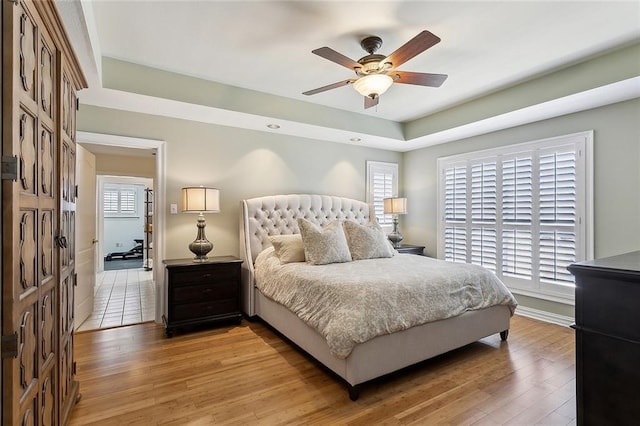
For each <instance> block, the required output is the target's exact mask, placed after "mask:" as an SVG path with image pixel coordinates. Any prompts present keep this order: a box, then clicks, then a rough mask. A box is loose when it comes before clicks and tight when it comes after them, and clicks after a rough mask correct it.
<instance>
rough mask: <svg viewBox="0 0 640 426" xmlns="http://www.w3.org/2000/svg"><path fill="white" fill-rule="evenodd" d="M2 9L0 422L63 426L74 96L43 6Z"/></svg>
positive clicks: (78, 81) (78, 79) (70, 398)
mask: <svg viewBox="0 0 640 426" xmlns="http://www.w3.org/2000/svg"><path fill="white" fill-rule="evenodd" d="M0 1H2V386H3V391H2V394H3V398H2V424H3V425H5V424H7V425H18V424H20V425H57V424H65V423H67V420H68V418H69V416H70V413H71V410H72V408H73V405H74V404H75V401H76V398H77V397H78V395H79V393H78V389H79V385H78V382H77V381H76V380H75V362H74V357H73V329H74V312H73V295H74V285H75V280H76V274H75V270H74V268H75V264H74V240H75V202H76V182H75V161H76V159H75V152H76V151H75V131H76V109H77V106H76V102H77V98H76V91H77V90H80V89H82V88H84V87H86V81H85V78H84V76H83V74H82V71H81V69H80V66H79V64H78V61H77V58H76V56H75V54H74V53H73V50H72V48H71V45H70V43H69V40H68V39H67V35H66V32H65V30H64V28H63V26H62V22H61V20H60V17H59V15H58V12H57V9H56V6H55V4H54V2H53V1H51V0H35V1H24V0H0Z"/></svg>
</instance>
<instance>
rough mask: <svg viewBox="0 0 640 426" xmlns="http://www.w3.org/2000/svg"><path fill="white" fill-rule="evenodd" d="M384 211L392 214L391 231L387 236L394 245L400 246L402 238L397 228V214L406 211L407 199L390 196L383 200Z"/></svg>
mask: <svg viewBox="0 0 640 426" xmlns="http://www.w3.org/2000/svg"><path fill="white" fill-rule="evenodd" d="M383 201H384V213H385V214H392V215H393V231H392V232H391V233H390V234H389V235H388V236H387V237H388V238H389V240H390V241H391V242H392V243H393V246H394V247H400V241H402V239H403V238H404V237H403V236H402V234H401V233H400V230H399V229H398V215H399V214H406V213H407V199H406V198H399V197H392V198H385V199H384V200H383Z"/></svg>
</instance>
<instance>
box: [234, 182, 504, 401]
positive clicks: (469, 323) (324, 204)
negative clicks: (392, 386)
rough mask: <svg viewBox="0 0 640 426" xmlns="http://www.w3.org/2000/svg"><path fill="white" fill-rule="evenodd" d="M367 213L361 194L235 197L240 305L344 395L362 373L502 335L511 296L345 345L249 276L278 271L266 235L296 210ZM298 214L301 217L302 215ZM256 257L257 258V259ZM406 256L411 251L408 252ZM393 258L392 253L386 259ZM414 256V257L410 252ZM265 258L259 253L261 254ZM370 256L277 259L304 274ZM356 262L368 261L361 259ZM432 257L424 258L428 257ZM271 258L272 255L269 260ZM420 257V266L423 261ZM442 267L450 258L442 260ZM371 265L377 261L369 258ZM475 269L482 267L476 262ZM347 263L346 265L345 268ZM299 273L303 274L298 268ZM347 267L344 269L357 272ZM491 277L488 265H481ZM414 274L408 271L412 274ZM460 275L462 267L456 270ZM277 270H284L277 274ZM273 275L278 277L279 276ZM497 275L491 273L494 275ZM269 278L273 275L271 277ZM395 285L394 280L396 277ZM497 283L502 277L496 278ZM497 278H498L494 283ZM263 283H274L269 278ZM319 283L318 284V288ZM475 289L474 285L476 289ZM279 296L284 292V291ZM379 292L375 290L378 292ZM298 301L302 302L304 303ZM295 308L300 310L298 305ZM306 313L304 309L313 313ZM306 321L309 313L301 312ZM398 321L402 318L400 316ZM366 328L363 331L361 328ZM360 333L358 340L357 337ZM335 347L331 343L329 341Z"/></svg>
mask: <svg viewBox="0 0 640 426" xmlns="http://www.w3.org/2000/svg"><path fill="white" fill-rule="evenodd" d="M373 217H374V212H373V210H372V206H370V205H368V204H367V203H364V202H362V201H358V200H353V199H348V198H342V197H335V196H327V195H311V194H290V195H275V196H265V197H259V198H252V199H247V200H243V201H242V202H241V220H240V252H241V257H242V258H243V260H244V262H243V266H242V309H243V311H244V313H245V314H246V315H247V316H248V317H250V318H255V317H258V318H260V319H262V320H263V321H265V322H266V323H267V324H269V325H270V326H272V327H273V328H275V329H276V330H277V331H278V332H280V333H281V334H282V335H284V336H285V337H286V338H288V339H289V340H291V341H292V342H293V343H295V344H296V345H297V346H299V347H300V348H302V349H303V350H304V351H306V352H307V353H309V354H310V355H311V356H313V357H314V358H315V359H316V360H318V361H319V362H320V363H322V364H323V365H324V366H326V367H327V368H329V369H330V370H332V371H333V372H334V373H336V374H337V375H338V376H339V377H341V378H342V379H343V380H344V381H345V382H346V383H347V388H348V392H349V397H350V398H351V399H352V400H356V399H357V398H358V396H359V392H360V388H361V385H362V384H363V383H365V382H367V381H369V380H372V379H375V378H377V377H380V376H383V375H386V374H388V373H391V372H394V371H397V370H400V369H402V368H404V367H407V366H410V365H412V364H415V363H418V362H420V361H423V360H426V359H429V358H432V357H434V356H436V355H439V354H442V353H445V352H448V351H450V350H453V349H456V348H459V347H461V346H464V345H467V344H469V343H472V342H475V341H477V340H479V339H482V338H484V337H487V336H490V335H492V334H496V333H499V334H500V337H501V339H502V340H506V338H507V335H508V330H509V322H510V318H511V316H512V315H513V311H514V309H515V305H516V303H515V299H513V296H512V295H511V294H510V293H508V290H506V288H505V290H506V291H507V293H508V295H509V297H510V299H509V301H507V302H505V298H506V296H504V295H503V296H502V301H501V304H491V305H490V306H489V305H488V304H487V303H484V302H482V303H481V304H479V305H475V307H474V308H473V309H472V310H467V309H462V311H461V312H459V313H456V314H455V315H453V316H449V317H447V318H446V319H440V320H434V321H429V322H426V323H421V324H415V325H414V324H408V325H407V324H405V323H404V322H403V325H402V326H401V327H399V329H398V327H396V329H398V330H397V331H396V330H395V329H392V331H391V332H388V333H383V334H381V335H376V336H375V337H370V336H368V335H367V336H366V338H362V336H359V337H358V338H357V339H353V340H357V341H356V342H355V343H353V344H352V345H351V347H349V348H348V349H344V348H341V347H340V345H339V344H338V345H336V343H335V339H331V338H329V336H328V335H327V334H326V333H325V329H320V328H319V327H318V324H317V323H310V324H311V325H309V324H308V323H307V322H305V321H303V319H301V317H304V315H301V312H299V311H296V312H294V311H295V309H294V308H292V309H293V310H292V309H290V308H288V307H285V305H284V302H283V301H282V300H279V299H278V294H275V295H274V294H273V291H272V293H268V291H267V290H268V285H267V284H264V283H262V282H261V283H259V284H260V285H259V286H260V287H262V288H263V290H262V291H265V292H266V293H267V294H269V296H266V295H265V294H263V292H262V291H261V290H260V289H259V288H258V287H259V286H258V285H257V284H256V278H257V276H260V275H261V274H260V273H259V272H261V273H262V275H261V276H262V279H263V280H265V281H268V280H266V279H265V277H268V276H270V275H274V276H275V274H276V273H279V270H278V269H277V266H273V265H274V262H275V261H273V260H272V259H271V258H272V257H273V255H272V254H271V252H272V251H273V247H272V244H271V242H270V237H272V236H275V235H288V234H297V233H300V227H299V226H298V225H299V223H298V219H299V218H304V219H305V220H306V222H310V223H313V224H315V225H317V226H318V227H326V226H328V225H330V224H332V223H336V222H335V221H336V220H338V221H343V222H344V221H349V222H353V223H357V224H360V225H366V224H368V223H371V219H372V218H373ZM303 222H305V221H303ZM259 257H260V259H259ZM410 257H412V258H410ZM394 258H395V259H394ZM418 258H420V259H418ZM265 259H266V260H265ZM256 260H259V261H260V262H261V263H260V265H259V266H260V268H264V266H262V265H263V264H267V265H269V264H271V265H272V266H273V267H275V268H276V270H275V271H276V272H275V273H273V274H272V272H268V273H266V274H265V273H264V271H263V270H262V269H261V270H260V271H257V270H256ZM377 261H378V259H374V260H356V261H353V262H351V263H352V264H353V265H347V264H345V265H336V266H333V265H325V266H308V267H307V266H306V265H305V264H292V265H285V266H287V267H290V269H292V270H298V271H299V273H300V274H303V275H302V276H303V277H304V276H309V272H308V271H309V270H313V269H312V268H317V270H318V271H319V272H318V273H320V271H330V270H332V269H329V268H334V269H335V271H334V272H333V274H334V275H335V274H336V273H338V272H336V271H340V269H339V268H354V267H355V268H357V267H359V266H360V268H361V269H369V268H370V266H371V269H374V267H373V266H372V265H376V264H377V263H378V262H377ZM379 261H380V262H387V263H386V264H384V265H383V266H382V267H381V268H383V269H380V270H386V269H387V268H388V267H390V266H388V265H391V263H398V264H402V265H405V266H401V267H402V268H407V266H406V265H410V268H421V267H424V268H429V267H430V265H435V262H440V263H439V264H445V263H447V262H442V261H437V260H433V259H428V258H426V257H425V258H423V257H421V256H415V255H412V254H398V253H395V256H393V258H388V259H379ZM363 262H371V263H369V264H366V265H367V266H366V267H362V266H361V265H364V263H363ZM429 262H432V263H429ZM275 263H278V262H275ZM447 264H448V263H447ZM423 265H426V266H423ZM443 266H444V267H449V266H451V264H448V265H443ZM459 266H460V267H462V268H464V267H468V268H475V266H471V265H459ZM376 267H377V266H376ZM336 268H338V269H336ZM480 269H482V268H480ZM349 270H351V269H349ZM304 274H306V275H304ZM358 274H359V272H357V273H355V274H354V273H350V275H358ZM489 274H490V275H492V276H493V277H495V275H493V274H492V273H489ZM414 275H415V274H414ZM463 275H464V274H463ZM283 276H284V275H283ZM279 277H280V276H279V275H278V279H279ZM495 279H496V280H497V278H495ZM272 281H273V280H272ZM398 284H399V285H401V284H402V283H398ZM500 285H502V284H501V283H500ZM502 286H503V285H502ZM271 287H272V289H273V288H277V287H278V286H274V285H273V283H271ZM282 289H295V286H290V287H284V285H283V286H280V297H282V296H283V295H282V293H283V291H288V290H282ZM324 291H325V289H324V288H323V289H322V290H321V291H319V293H318V294H322V293H323V292H324ZM482 291H486V290H480V291H479V293H482ZM285 296H286V295H285ZM380 297H383V296H380ZM304 309H307V307H305V308H304ZM304 309H303V310H304ZM314 315H315V314H312V315H311V316H314ZM305 319H306V320H307V321H308V320H309V318H305ZM402 321H405V322H406V321H407V320H406V319H403V320H402ZM365 334H366V333H365ZM360 340H363V341H360ZM336 348H338V349H336Z"/></svg>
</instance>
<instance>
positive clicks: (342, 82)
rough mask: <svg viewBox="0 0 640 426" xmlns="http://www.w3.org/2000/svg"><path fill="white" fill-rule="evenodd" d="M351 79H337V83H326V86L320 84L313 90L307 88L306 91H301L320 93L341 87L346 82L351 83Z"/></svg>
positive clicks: (306, 93)
mask: <svg viewBox="0 0 640 426" xmlns="http://www.w3.org/2000/svg"><path fill="white" fill-rule="evenodd" d="M352 81H353V80H351V79H349V80H345V81H339V82H337V83H333V84H328V85H326V86H322V87H318V88H317V89H313V90H309V91H306V92H303V93H302V94H303V95H307V96H310V95H315V94H316V93H321V92H326V91H327V90H331V89H337V88H338V87H342V86H346V85H347V84H349V83H351V82H352Z"/></svg>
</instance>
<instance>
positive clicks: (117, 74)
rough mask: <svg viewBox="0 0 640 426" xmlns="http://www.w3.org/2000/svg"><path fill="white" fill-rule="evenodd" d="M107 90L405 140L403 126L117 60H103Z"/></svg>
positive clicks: (104, 83)
mask: <svg viewBox="0 0 640 426" xmlns="http://www.w3.org/2000/svg"><path fill="white" fill-rule="evenodd" d="M102 73H103V74H102V75H103V87H105V88H108V89H115V90H122V91H125V92H130V93H139V94H142V95H148V96H154V97H158V98H163V99H173V100H176V101H180V102H188V103H191V104H194V105H204V106H210V107H214V108H220V109H222V110H229V111H240V112H243V113H248V114H255V115H258V116H263V117H270V118H271V119H273V120H278V119H281V120H291V121H294V122H300V123H307V124H313V125H317V126H322V127H331V128H335V129H343V130H348V131H351V132H354V133H362V134H369V135H377V136H383V137H389V138H396V139H400V140H401V139H403V133H402V131H403V130H402V125H401V124H400V123H396V122H394V121H390V120H385V119H382V118H379V117H374V116H369V115H366V114H360V113H357V112H351V111H345V110H342V109H337V108H330V107H326V106H322V105H317V104H314V103H311V102H304V101H299V100H295V99H290V98H285V97H282V96H276V95H271V94H268V93H265V92H258V91H256V90H249V89H243V88H240V87H234V86H227V85H225V84H221V83H217V82H213V81H208V80H202V79H199V78H195V77H189V76H186V75H182V74H176V73H172V72H168V71H162V70H159V69H156V68H149V67H145V66H143V65H137V64H132V63H130V62H123V61H119V60H117V59H113V58H103V60H102Z"/></svg>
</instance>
